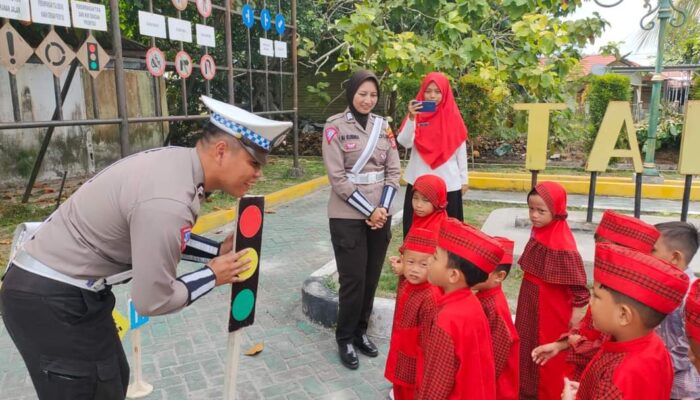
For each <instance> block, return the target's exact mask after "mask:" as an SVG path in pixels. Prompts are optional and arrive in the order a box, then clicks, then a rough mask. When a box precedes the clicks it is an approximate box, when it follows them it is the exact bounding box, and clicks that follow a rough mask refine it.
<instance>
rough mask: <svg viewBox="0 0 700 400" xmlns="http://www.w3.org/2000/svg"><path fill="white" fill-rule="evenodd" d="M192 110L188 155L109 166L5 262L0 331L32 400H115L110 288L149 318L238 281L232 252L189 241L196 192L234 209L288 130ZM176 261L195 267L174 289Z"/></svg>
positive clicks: (117, 383) (251, 118) (125, 375)
mask: <svg viewBox="0 0 700 400" xmlns="http://www.w3.org/2000/svg"><path fill="white" fill-rule="evenodd" d="M202 101H203V102H204V104H205V105H206V106H207V107H208V108H209V109H210V111H211V119H210V121H209V122H208V123H207V126H205V128H204V129H203V135H202V138H201V139H200V140H199V141H198V142H197V145H196V147H195V148H191V149H189V148H177V147H168V148H160V149H154V150H149V151H145V152H142V153H139V154H135V155H133V156H131V157H128V158H125V159H123V160H121V161H119V162H117V163H115V164H113V165H111V166H110V167H108V168H107V169H105V170H104V171H102V172H101V173H99V174H98V175H96V176H95V177H93V178H92V179H90V180H89V181H87V182H86V183H85V184H84V185H83V186H82V187H81V188H80V189H79V190H78V191H77V192H76V193H75V194H74V195H73V196H71V197H70V198H69V199H68V200H67V201H66V202H65V203H64V204H63V205H61V207H59V209H58V210H57V211H56V212H54V213H53V214H52V215H51V216H50V217H49V218H48V219H47V220H46V221H45V222H44V223H43V224H42V225H41V226H40V227H39V228H38V230H37V231H36V232H35V233H33V234H32V235H31V236H30V237H29V238H28V240H27V241H26V242H25V243H24V244H23V245H22V246H21V247H20V248H19V249H18V251H16V253H15V254H14V255H13V257H12V260H11V262H10V266H9V268H8V272H7V275H6V276H5V280H4V284H3V285H2V288H1V290H0V300H1V301H2V304H3V320H4V322H5V326H6V328H7V331H8V332H9V334H10V336H11V338H12V340H13V341H14V343H15V345H16V346H17V348H18V350H19V352H20V353H21V355H22V357H23V358H24V362H25V363H26V365H27V369H28V370H29V374H30V376H31V378H32V382H33V384H34V387H35V389H36V391H37V394H38V396H39V398H40V399H41V400H44V399H66V400H67V399H70V400H82V399H100V400H104V399H123V398H124V397H125V394H126V388H127V386H128V383H129V366H128V363H127V361H126V357H125V355H124V350H123V348H122V346H121V342H120V341H119V338H118V336H117V331H116V328H115V324H114V321H113V320H112V309H113V308H114V295H113V294H112V292H111V284H112V283H118V281H123V280H124V279H128V278H129V276H126V277H125V275H131V278H132V281H131V282H132V286H131V298H132V300H133V302H134V305H135V307H136V310H137V311H138V312H139V313H140V314H143V315H161V314H167V313H172V312H176V311H179V310H180V309H182V308H183V307H185V306H188V305H190V304H192V303H193V302H194V301H195V300H197V299H198V298H199V297H201V296H203V295H204V294H206V293H208V292H209V291H210V290H211V289H213V288H214V287H215V286H218V285H222V284H226V283H235V282H239V281H240V279H239V278H238V274H239V273H241V272H243V271H245V270H246V269H248V267H249V266H248V263H249V260H247V259H245V258H241V257H242V256H243V255H244V254H245V250H244V251H241V252H238V253H234V252H233V251H232V248H233V240H231V239H229V240H224V242H222V243H221V244H220V243H217V242H214V241H212V240H210V239H206V238H203V237H199V236H196V235H193V234H192V233H191V229H192V225H193V224H194V222H195V221H196V219H197V214H198V213H199V208H200V202H201V201H202V199H203V198H204V193H205V191H206V192H211V191H213V190H217V189H218V190H222V191H224V192H226V193H228V194H230V195H232V196H236V197H239V196H242V195H244V194H245V193H246V191H248V189H250V187H251V186H252V185H253V184H254V183H255V181H256V180H257V179H258V178H259V177H260V176H261V166H262V165H263V164H264V163H265V162H266V158H267V154H268V153H269V151H270V149H271V148H272V147H273V146H274V144H275V143H274V141H273V139H278V138H283V134H284V133H285V132H286V131H288V129H289V128H290V127H291V123H290V122H279V121H272V120H267V119H265V118H261V117H259V116H256V115H253V114H250V113H248V112H246V111H244V110H241V109H239V108H236V107H233V106H231V105H229V104H226V103H222V102H219V101H216V100H214V99H211V98H208V97H202ZM227 239H228V238H227ZM181 258H182V259H188V260H198V261H200V262H202V263H204V264H206V265H204V266H203V267H202V268H201V269H199V270H196V271H194V272H191V273H188V274H184V275H181V276H179V277H178V276H177V275H176V267H177V264H178V262H179V261H180V259H181ZM125 272H126V273H125ZM129 273H132V274H129Z"/></svg>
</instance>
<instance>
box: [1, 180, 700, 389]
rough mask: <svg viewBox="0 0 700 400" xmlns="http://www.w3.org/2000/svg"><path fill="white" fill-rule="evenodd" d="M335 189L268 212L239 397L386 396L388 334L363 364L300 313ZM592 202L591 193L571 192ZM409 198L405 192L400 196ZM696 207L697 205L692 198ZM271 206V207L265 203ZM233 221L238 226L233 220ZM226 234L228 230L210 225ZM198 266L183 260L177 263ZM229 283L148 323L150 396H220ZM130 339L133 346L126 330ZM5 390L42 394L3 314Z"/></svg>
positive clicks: (122, 291)
mask: <svg viewBox="0 0 700 400" xmlns="http://www.w3.org/2000/svg"><path fill="white" fill-rule="evenodd" d="M329 190H330V189H329V188H325V189H322V190H320V191H318V192H315V193H313V194H311V195H309V196H307V197H304V198H302V199H299V200H296V201H293V202H290V203H287V204H284V205H280V206H277V207H275V209H274V210H272V211H274V212H273V213H268V214H266V216H265V227H264V241H263V248H262V257H263V259H262V263H261V276H260V287H259V289H258V305H257V311H256V319H255V324H254V325H253V326H252V327H249V328H246V329H245V330H244V335H243V345H242V350H245V349H247V348H248V347H250V346H252V345H253V344H255V343H259V342H264V345H265V349H264V351H263V352H262V353H260V354H259V355H257V356H255V357H246V356H243V357H242V360H241V369H240V373H239V379H238V383H239V384H238V399H240V400H246V399H279V400H281V399H289V400H291V399H384V398H385V397H386V394H387V393H388V391H389V388H390V385H389V384H388V382H386V380H385V379H384V363H385V356H386V350H387V342H386V340H381V339H378V340H377V344H378V345H379V346H380V352H381V355H380V356H379V357H378V358H375V359H370V358H367V357H364V356H362V355H360V369H359V370H356V371H350V370H348V369H346V368H344V367H343V366H342V365H341V364H340V362H339V360H338V356H337V352H336V345H335V340H334V336H333V332H332V330H329V329H324V328H321V327H318V326H316V325H312V324H310V323H309V322H308V320H307V319H306V318H305V317H304V315H303V314H302V312H301V285H302V283H303V281H304V280H305V279H306V278H307V277H308V275H309V274H311V272H313V271H314V270H316V269H317V268H319V267H320V266H322V265H323V264H325V263H326V262H327V261H328V260H330V259H331V258H332V257H333V254H332V248H331V245H330V239H329V236H330V235H329V232H328V222H327V219H326V201H327V199H328V192H329ZM465 198H466V199H479V200H490V201H500V202H518V203H521V202H524V200H525V194H524V193H505V192H490V191H476V190H475V191H470V192H469V193H468V194H467V196H466V197H465ZM569 199H570V204H571V205H575V206H585V205H586V202H585V199H586V196H569ZM402 203H403V195H402V194H401V195H399V196H397V199H396V204H397V205H400V204H402ZM642 204H643V209H644V210H645V211H652V210H653V211H656V210H657V208H658V209H660V210H676V209H677V210H678V211H680V202H673V201H669V202H666V201H658V200H653V201H651V200H645V201H644V202H643V203H642ZM596 205H597V206H601V207H612V208H616V209H630V208H631V207H632V206H633V201H632V200H631V199H624V198H620V199H615V198H607V199H604V198H598V199H597V203H596ZM691 210H693V211H696V212H700V205H698V203H694V204H692V205H691ZM268 211H271V210H268ZM228 229H231V228H230V227H229V228H228ZM212 236H213V237H215V238H216V239H221V238H223V236H224V234H223V232H222V231H220V232H215V233H214V234H212ZM195 268H197V266H196V265H193V264H190V263H186V262H183V263H182V265H181V266H180V269H179V271H180V272H185V271H190V270H193V269H195ZM115 293H116V294H117V299H118V303H117V307H118V309H119V310H120V311H121V312H122V313H123V314H125V315H126V310H127V308H126V299H127V294H128V287H118V288H116V290H115ZM229 299H230V292H229V290H228V288H226V287H222V288H217V289H215V290H214V292H213V293H210V294H209V295H207V296H205V297H204V298H202V299H200V300H198V301H197V302H196V303H195V304H194V305H192V306H191V307H188V308H187V309H185V310H184V311H182V312H180V313H178V314H174V315H169V316H163V317H155V318H152V319H151V322H150V323H149V324H147V325H145V326H144V327H143V328H141V329H142V343H143V362H144V366H143V368H144V378H145V379H146V381H147V382H149V383H151V384H152V385H153V386H154V388H155V390H154V392H153V394H151V395H150V396H148V397H146V399H148V400H151V399H167V400H173V399H220V398H221V397H222V390H223V384H224V377H223V374H224V367H225V366H224V360H225V356H226V340H227V332H226V328H227V324H228V309H229V305H228V304H229ZM124 347H125V349H127V354H129V350H128V349H130V344H129V339H128V336H127V338H126V339H125V342H124ZM0 398H2V399H3V400H19V399H22V400H24V399H36V395H35V394H34V391H33V388H32V386H31V382H30V380H29V377H28V375H27V373H26V370H25V367H24V363H23V362H22V360H21V358H20V356H19V354H18V353H17V351H16V349H15V347H14V345H13V344H12V342H11V341H10V338H9V336H8V335H7V332H6V331H5V330H4V327H3V325H2V322H1V321H0Z"/></svg>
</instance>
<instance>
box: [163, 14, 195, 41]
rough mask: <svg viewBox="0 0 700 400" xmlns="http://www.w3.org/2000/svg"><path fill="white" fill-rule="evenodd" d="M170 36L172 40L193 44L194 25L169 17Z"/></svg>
mask: <svg viewBox="0 0 700 400" xmlns="http://www.w3.org/2000/svg"><path fill="white" fill-rule="evenodd" d="M168 34H169V35H170V40H179V41H181V42H187V43H192V23H191V22H190V21H185V20H184V19H177V18H170V17H168Z"/></svg>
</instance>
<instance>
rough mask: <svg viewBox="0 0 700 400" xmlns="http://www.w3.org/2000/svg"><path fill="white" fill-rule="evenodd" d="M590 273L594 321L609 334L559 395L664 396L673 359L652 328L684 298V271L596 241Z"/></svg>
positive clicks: (584, 399) (658, 399)
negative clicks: (591, 277) (580, 374)
mask: <svg viewBox="0 0 700 400" xmlns="http://www.w3.org/2000/svg"><path fill="white" fill-rule="evenodd" d="M593 278H594V283H593V299H592V300H591V306H590V307H591V315H592V318H593V325H594V327H595V328H596V329H598V330H599V331H601V332H604V333H607V334H609V335H610V337H611V338H610V340H608V341H606V342H604V343H603V344H602V346H601V349H600V351H598V353H596V355H595V356H594V357H593V359H592V360H591V362H590V363H589V364H588V366H587V367H586V369H585V370H584V371H583V375H582V377H581V382H580V383H578V382H568V383H567V385H566V386H565V388H564V391H563V393H562V398H564V399H567V400H568V399H571V398H573V397H574V395H575V396H576V399H580V400H589V399H591V400H592V399H603V398H604V399H629V400H637V399H649V400H667V399H669V398H670V397H671V388H672V386H673V365H672V363H671V358H670V356H669V354H668V351H667V350H666V345H664V342H663V341H662V340H661V338H659V336H658V335H657V334H656V332H654V328H656V327H657V326H658V325H659V324H660V323H661V321H663V319H664V318H665V317H666V315H667V314H669V313H671V312H672V311H673V310H675V309H676V308H677V307H678V306H679V305H680V304H681V302H682V301H683V297H684V296H685V293H686V290H687V289H688V276H687V275H686V274H685V273H684V272H683V271H681V270H679V269H678V268H676V267H674V266H673V265H671V264H669V263H667V262H665V261H662V260H660V259H658V258H656V257H653V256H651V255H648V254H643V253H640V252H638V251H635V250H632V249H628V248H625V247H622V246H618V245H615V244H609V243H598V244H596V254H595V269H594V272H593Z"/></svg>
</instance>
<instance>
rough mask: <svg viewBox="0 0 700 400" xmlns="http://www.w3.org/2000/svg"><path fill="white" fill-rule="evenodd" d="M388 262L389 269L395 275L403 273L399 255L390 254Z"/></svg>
mask: <svg viewBox="0 0 700 400" xmlns="http://www.w3.org/2000/svg"><path fill="white" fill-rule="evenodd" d="M389 262H390V263H391V271H392V272H393V273H394V274H395V275H397V276H401V275H403V263H402V262H401V257H399V256H391V257H389Z"/></svg>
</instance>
